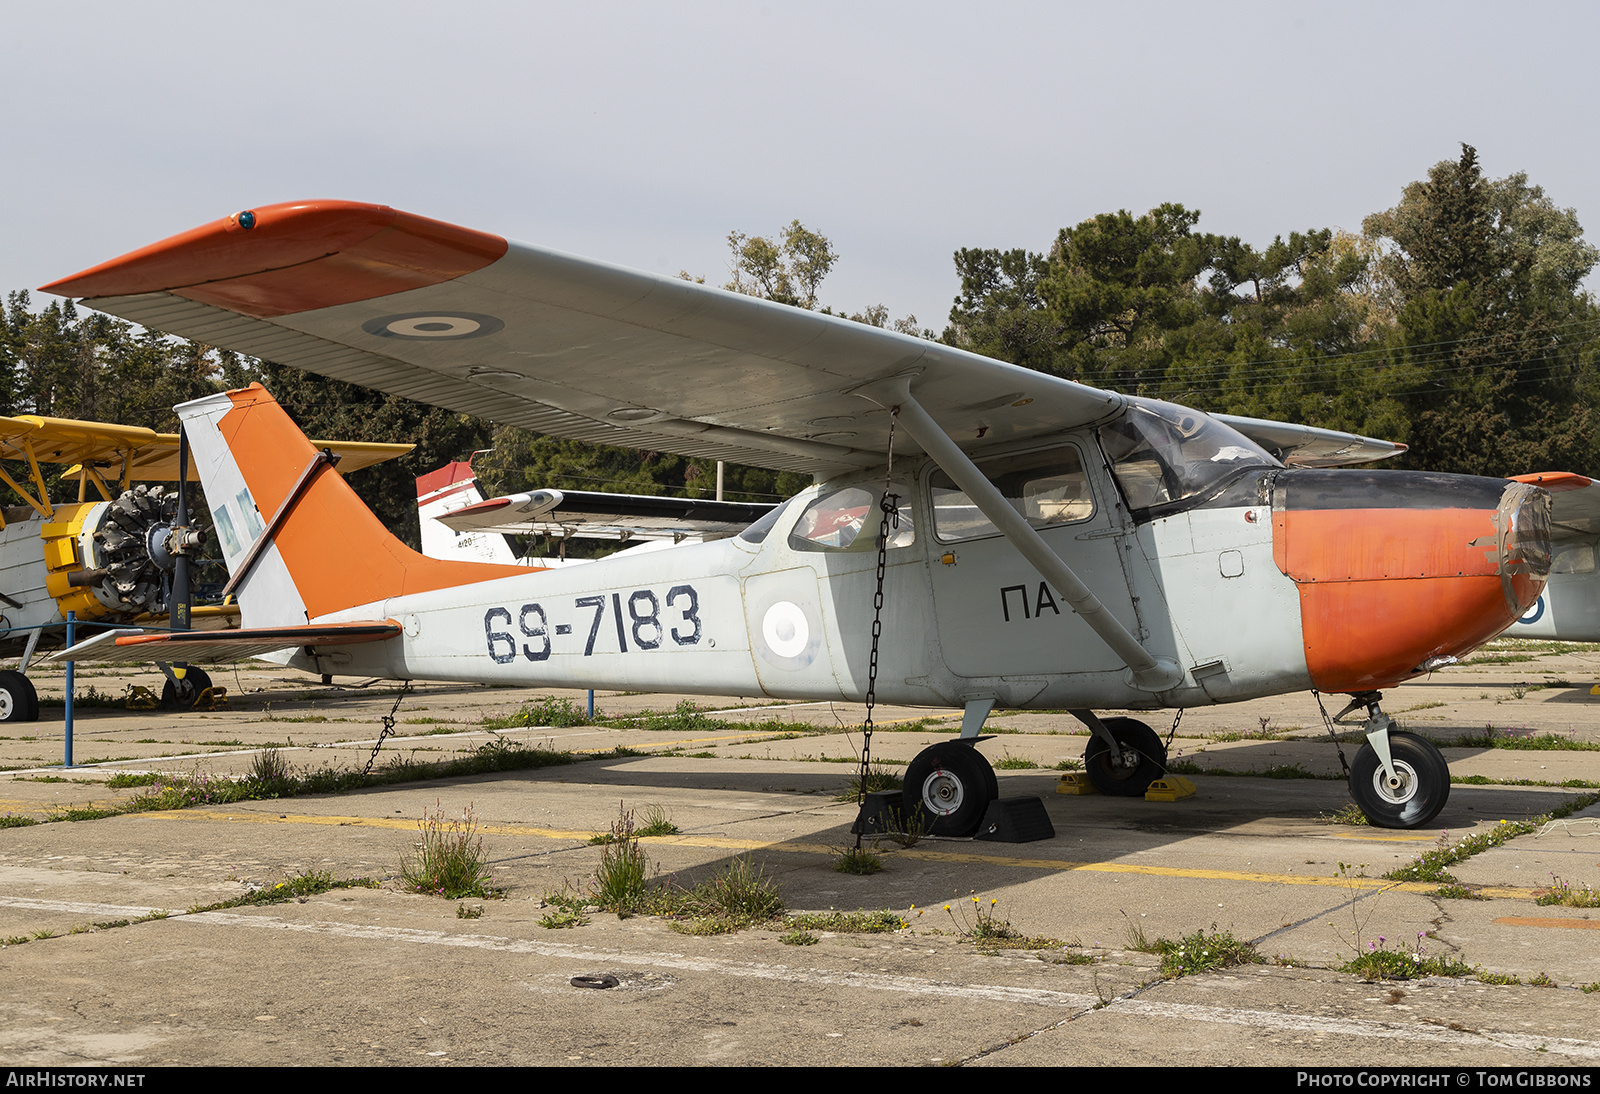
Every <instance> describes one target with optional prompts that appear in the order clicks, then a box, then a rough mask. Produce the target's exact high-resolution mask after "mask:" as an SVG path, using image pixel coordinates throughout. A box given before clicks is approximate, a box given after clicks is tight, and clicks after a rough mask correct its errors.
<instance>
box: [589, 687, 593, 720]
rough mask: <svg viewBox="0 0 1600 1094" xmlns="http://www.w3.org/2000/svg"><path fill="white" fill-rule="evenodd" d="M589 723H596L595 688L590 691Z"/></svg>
mask: <svg viewBox="0 0 1600 1094" xmlns="http://www.w3.org/2000/svg"><path fill="white" fill-rule="evenodd" d="M589 721H591V722H592V721H594V688H590V689H589Z"/></svg>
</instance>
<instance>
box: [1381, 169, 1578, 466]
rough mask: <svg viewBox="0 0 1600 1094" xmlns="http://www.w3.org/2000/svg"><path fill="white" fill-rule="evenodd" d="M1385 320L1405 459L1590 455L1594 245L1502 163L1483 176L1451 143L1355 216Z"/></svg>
mask: <svg viewBox="0 0 1600 1094" xmlns="http://www.w3.org/2000/svg"><path fill="white" fill-rule="evenodd" d="M1364 230H1365V232H1366V234H1367V236H1368V237H1369V238H1370V239H1373V240H1375V241H1377V242H1378V243H1379V244H1380V245H1381V246H1382V248H1383V251H1382V254H1381V257H1380V258H1379V259H1378V266H1379V271H1380V275H1381V277H1382V278H1383V279H1384V280H1386V281H1387V283H1388V286H1389V289H1390V292H1391V293H1392V297H1393V302H1394V308H1395V313H1396V320H1395V325H1394V328H1393V331H1392V333H1391V334H1390V336H1389V339H1388V350H1389V353H1388V360H1387V363H1386V368H1385V372H1386V373H1388V376H1387V377H1386V378H1385V379H1386V380H1388V381H1390V382H1391V386H1393V387H1394V388H1395V390H1396V395H1397V397H1398V398H1400V399H1401V400H1402V401H1403V402H1404V404H1405V406H1406V410H1407V415H1408V417H1409V419H1410V423H1411V433H1410V436H1409V438H1408V440H1409V442H1410V443H1411V445H1412V451H1411V452H1410V453H1409V454H1408V462H1411V463H1412V464H1414V465H1416V466H1422V467H1429V468H1433V469H1437V470H1447V471H1458V472H1463V473H1472V474H1490V475H1504V474H1516V473H1518V472H1522V471H1529V470H1537V469H1544V468H1556V467H1565V468H1568V469H1573V470H1581V469H1583V468H1586V467H1592V466H1593V465H1594V462H1595V455H1596V444H1595V441H1596V437H1595V431H1596V425H1597V417H1596V415H1595V413H1594V407H1595V398H1596V379H1595V368H1594V366H1595V351H1594V348H1593V345H1592V339H1593V332H1594V330H1595V324H1596V321H1597V319H1600V316H1597V315H1596V308H1595V304H1594V301H1593V300H1592V298H1590V297H1589V295H1588V294H1587V293H1585V292H1583V291H1582V290H1581V288H1580V286H1581V283H1582V280H1583V278H1584V277H1586V276H1587V275H1588V273H1589V271H1590V270H1592V269H1593V268H1594V265H1595V262H1596V259H1597V253H1596V251H1595V248H1594V247H1593V246H1591V245H1590V244H1588V243H1586V242H1584V240H1583V239H1582V228H1581V226H1580V225H1579V223H1578V219H1577V215H1576V213H1575V212H1574V211H1573V210H1571V209H1561V208H1558V207H1557V206H1556V205H1555V204H1554V203H1553V202H1552V201H1551V200H1550V199H1549V198H1548V197H1547V196H1546V195H1545V194H1544V191H1543V189H1542V188H1540V187H1537V186H1529V185H1528V182H1527V176H1526V175H1524V174H1520V173H1519V174H1515V175H1512V176H1509V177H1508V178H1505V179H1501V180H1498V181H1494V180H1489V179H1485V178H1484V177H1483V174H1482V172H1481V170H1480V168H1479V165H1478V158H1477V152H1476V150H1475V149H1473V148H1472V146H1470V145H1465V144H1464V145H1462V149H1461V155H1460V157H1459V158H1458V159H1457V160H1455V161H1454V162H1451V161H1445V162H1442V163H1438V164H1435V165H1434V166H1433V167H1432V168H1431V169H1430V170H1429V172H1428V177H1427V179H1426V180H1424V181H1419V182H1414V183H1411V184H1410V185H1408V186H1407V187H1406V188H1405V189H1404V191H1403V192H1402V195H1401V200H1400V203H1399V204H1398V205H1396V206H1395V207H1394V208H1392V209H1388V210H1385V211H1384V212H1381V213H1376V214H1374V215H1373V216H1371V217H1369V218H1367V221H1366V222H1365V224H1364Z"/></svg>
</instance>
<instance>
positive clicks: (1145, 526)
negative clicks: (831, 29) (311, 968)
mask: <svg viewBox="0 0 1600 1094" xmlns="http://www.w3.org/2000/svg"><path fill="white" fill-rule="evenodd" d="M45 289H46V291H49V292H54V293H58V294H61V295H67V296H72V297H78V298H82V299H83V302H84V304H85V305H86V306H88V307H91V308H94V309H97V310H100V311H105V312H110V313H112V314H115V315H120V316H123V317H125V318H128V319H131V320H133V321H135V322H138V323H142V324H145V325H147V326H150V327H154V328H156V329H159V330H163V331H170V332H174V333H178V334H183V335H187V336H189V337H192V338H197V339H200V340H203V341H205V342H207V343H209V344H212V345H220V346H226V347H228V348H230V349H234V350H238V351H240V352H243V353H248V354H252V355H255V356H258V357H263V358H267V359H271V360H274V361H279V362H283V363H286V364H291V365H296V366H298V367H301V368H305V369H309V370H311V371H314V372H318V373H321V374H323V375H326V376H332V377H336V378H338V379H342V380H347V381H351V382H354V383H358V384H363V385H366V386H369V387H375V388H379V389H381V390H385V391H390V392H395V393H397V394H400V395H404V396H407V397H409V398H413V399H417V400H420V401H423V402H428V403H433V404H437V405H440V406H443V407H447V408H449V409H452V410H456V411H461V412H465V413H470V414H476V415H480V416H482V417H486V418H490V419H493V420H495V421H499V422H507V423H511V424H515V425H520V426H524V427H526V428H529V429H533V430H537V431H540V432H544V433H549V434H553V435H555V436H559V437H567V438H573V439H577V440H582V441H589V442H594V443H600V444H611V445H624V446H630V447H636V448H649V449H654V450H665V451H670V452H676V453H681V454H683V455H687V456H691V457H695V458H700V459H705V460H716V459H723V460H729V461H735V462H741V463H746V464H755V465H758V466H763V467H769V468H777V469H783V470H789V471H798V472H807V473H810V474H812V475H813V476H814V477H815V483H814V485H812V486H811V487H809V488H808V489H806V490H804V491H802V492H801V493H800V494H798V495H796V496H795V497H794V498H792V499H790V500H789V501H788V502H787V503H785V504H784V505H782V506H780V507H778V508H776V509H774V510H772V511H770V512H768V513H767V514H766V515H764V516H763V517H761V519H759V520H757V521H755V523H753V524H751V525H750V526H749V527H747V528H745V529H744V530H743V531H742V532H740V533H739V534H738V535H737V536H734V537H731V538H727V539H718V540H714V541H711V542H702V543H696V544H682V545H679V546H676V547H672V548H670V549H667V550H661V551H656V552H653V553H647V554H634V553H628V552H625V553H621V554H618V555H615V556H612V557H610V558H607V559H604V560H601V561H597V562H594V563H592V564H589V565H584V566H576V567H567V568H562V569H554V570H542V571H541V570H532V569H530V568H528V567H522V566H506V565H495V564H492V563H472V562H458V561H445V560H436V559H429V558H426V557H424V556H421V555H418V554H416V553H415V552H412V551H410V550H408V549H406V548H405V547H404V546H402V545H401V544H400V543H399V542H398V541H396V540H395V539H394V537H393V536H391V535H390V534H389V533H388V532H387V530H385V529H384V528H383V527H382V525H381V524H379V522H378V521H377V520H376V519H375V518H374V517H373V516H372V514H371V513H370V512H369V511H367V510H366V509H365V507H364V506H362V505H361V504H360V502H359V501H358V500H357V499H356V498H355V496H354V494H353V493H352V492H351V491H350V490H349V488H348V487H347V486H346V485H345V484H344V483H343V482H342V481H341V480H340V479H339V477H338V476H337V475H330V474H328V473H327V470H326V467H327V462H326V459H325V457H324V456H323V455H322V454H321V453H319V452H318V451H317V449H316V447H315V446H314V445H313V444H312V443H311V442H310V441H308V440H306V438H305V437H304V435H303V434H302V433H301V432H300V430H299V429H298V428H297V427H296V426H295V425H294V423H293V422H292V421H291V420H290V419H289V417H288V415H287V414H286V413H285V412H284V411H283V410H282V409H281V408H280V407H279V406H278V405H277V403H276V402H275V401H274V400H273V399H272V397H271V396H270V395H269V394H268V393H267V392H266V391H265V390H263V389H262V388H261V387H259V386H252V387H249V388H246V389H244V390H241V391H233V392H228V393H226V394H221V395H214V396H209V397H207V398H203V399H198V400H195V401H193V402H190V403H186V404H184V405H183V406H181V407H179V408H178V412H179V415H180V418H181V420H182V422H183V425H184V429H185V430H186V431H187V433H188V436H189V439H190V444H191V445H192V448H193V451H194V453H195V462H196V468H197V473H198V475H199V477H200V480H201V482H202V484H203V486H204V488H205V493H206V498H207V500H208V501H209V503H210V505H211V510H212V512H213V514H215V519H216V520H217V522H218V524H219V526H220V525H223V524H228V525H231V527H233V528H234V529H236V530H240V531H241V532H243V533H244V534H242V535H237V536H235V537H234V538H233V539H232V540H229V539H228V538H227V537H226V536H224V542H223V543H222V545H221V546H222V551H223V554H224V555H225V557H226V560H227V563H228V567H229V570H230V573H231V574H232V579H231V582H230V586H231V589H232V590H233V591H235V592H236V593H237V596H238V601H239V604H240V607H241V610H242V612H243V620H242V623H243V626H242V628H241V629H240V630H238V631H235V632H230V633H204V632H194V633H188V634H184V633H173V634H138V633H122V634H115V633H113V634H108V635H105V636H101V637H97V638H95V639H92V640H90V641H88V642H85V643H81V644H80V645H78V646H77V647H75V648H74V649H73V650H71V651H69V652H68V653H66V654H59V655H57V656H70V657H73V658H78V659H105V660H141V659H155V658H166V659H173V660H176V659H180V658H181V659H185V660H189V661H202V660H205V659H206V658H207V657H218V656H226V657H235V656H243V655H271V656H274V657H275V658H277V659H279V660H283V661H286V662H287V663H288V664H292V665H295V666H298V667H300V668H303V669H306V670H309V671H311V672H317V673H324V674H333V673H340V674H354V673H360V674H362V675H371V676H380V677H388V678H394V679H413V678H415V679H432V680H460V681H483V682H490V683H496V684H501V685H526V686H529V687H615V688H626V689H630V690H646V691H650V690H673V691H690V692H699V693H704V694H724V695H725V694H744V695H750V694H765V695H769V696H773V697H778V698H796V699H848V700H857V701H858V700H861V699H862V698H863V697H865V696H866V695H867V694H868V693H869V692H871V693H873V694H874V695H875V697H876V699H877V700H878V701H881V702H892V703H897V704H908V705H930V706H932V705H938V706H947V705H956V706H961V707H963V708H964V710H965V714H966V716H965V718H964V719H963V722H962V727H961V732H960V736H959V738H958V739H955V740H951V741H946V742H942V743H940V744H937V745H934V746H933V747H931V748H929V749H927V750H925V751H923V752H922V753H921V754H919V755H918V756H917V757H916V759H915V760H914V761H913V762H912V764H911V765H910V767H909V768H908V770H907V773H906V780H905V785H906V791H905V798H906V801H905V804H906V806H907V808H908V810H909V809H918V808H920V809H921V810H923V811H924V813H925V815H926V816H927V817H928V818H930V819H931V828H932V831H934V832H935V833H947V834H963V833H970V832H971V831H972V830H973V829H974V828H975V827H976V826H977V824H978V823H979V821H980V820H981V818H982V816H983V813H984V811H985V807H986V806H987V804H988V803H989V801H990V800H991V799H993V798H994V797H995V796H996V794H997V786H996V780H995V777H994V772H993V770H992V768H991V767H990V765H989V763H988V762H987V761H986V760H985V759H984V758H983V757H982V755H981V754H980V753H979V752H978V751H977V749H976V748H975V747H973V746H974V745H975V744H976V743H977V742H978V739H979V736H980V730H981V728H982V726H983V723H984V720H985V719H986V718H987V716H988V714H989V712H990V711H991V710H992V709H993V708H995V707H1002V708H1028V707H1047V708H1065V709H1068V710H1071V711H1072V712H1073V713H1074V714H1075V715H1076V716H1077V717H1078V718H1079V719H1080V720H1081V721H1083V722H1084V723H1085V724H1086V725H1087V726H1088V727H1089V728H1090V730H1091V736H1090V739H1089V744H1088V748H1087V751H1086V756H1085V759H1086V766H1087V774H1088V777H1089V779H1090V780H1091V781H1092V782H1093V783H1094V784H1095V786H1096V787H1098V788H1099V789H1100V790H1102V791H1104V792H1109V793H1113V794H1139V793H1143V791H1144V789H1145V787H1146V785H1147V784H1148V783H1149V782H1150V781H1151V779H1152V778H1154V777H1156V776H1158V775H1159V774H1160V773H1161V772H1162V770H1163V768H1164V765H1165V761H1166V749H1165V747H1164V745H1163V744H1162V741H1161V739H1160V738H1159V737H1158V736H1157V734H1156V733H1155V732H1154V731H1153V730H1151V729H1150V728H1149V727H1148V726H1146V725H1144V724H1143V723H1142V722H1139V721H1136V720H1134V719H1131V718H1104V719H1102V718H1100V717H1098V716H1097V715H1096V714H1095V713H1094V711H1095V710H1104V709H1108V708H1110V709H1127V708H1134V709H1144V710H1159V709H1162V708H1172V707H1178V708H1182V707H1188V706H1195V705H1200V704H1210V703H1223V702H1231V701H1235V700H1241V699H1248V698H1252V697H1256V696H1263V695H1272V694H1280V693H1285V692H1290V691H1296V690H1303V689H1316V690H1319V691H1323V692H1341V693H1348V694H1349V695H1350V696H1351V701H1350V703H1349V705H1348V706H1346V708H1345V709H1344V710H1343V711H1341V717H1342V716H1344V715H1346V714H1350V713H1352V712H1354V713H1357V714H1361V715H1364V717H1362V720H1361V722H1360V724H1361V725H1362V726H1363V727H1364V729H1365V731H1366V743H1365V744H1364V745H1363V747H1362V748H1361V750H1360V752H1359V754H1358V755H1357V756H1356V758H1355V762H1354V764H1353V766H1352V769H1351V774H1350V789H1351V792H1352V794H1353V796H1354V797H1355V800H1356V802H1357V803H1358V804H1359V805H1360V807H1361V809H1362V810H1363V811H1364V812H1365V813H1366V814H1367V816H1368V817H1370V818H1371V819H1372V820H1373V821H1374V822H1375V823H1377V824H1380V825H1385V826H1391V827H1414V826H1416V825H1420V824H1424V823H1426V822H1427V821H1428V820H1429V819H1430V818H1432V817H1433V816H1434V815H1435V814H1436V813H1437V812H1438V811H1439V809H1440V807H1441V806H1442V805H1443V804H1444V802H1445V799H1446V796H1447V795H1448V793H1449V788H1450V784H1449V772H1448V768H1447V766H1446V764H1445V762H1444V759H1443V757H1442V756H1441V755H1440V753H1439V752H1438V750H1437V749H1435V748H1434V747H1433V746H1432V745H1431V744H1429V743H1428V742H1427V741H1425V740H1423V739H1422V738H1421V737H1418V736H1415V735H1412V734H1409V733H1404V732H1400V731H1398V730H1396V729H1394V728H1393V726H1392V723H1391V721H1390V719H1389V718H1388V716H1387V715H1385V714H1384V713H1383V711H1382V709H1381V706H1380V698H1381V695H1380V692H1381V690H1382V689H1384V688H1387V687H1391V686H1393V685H1395V684H1398V683H1399V682H1400V681H1402V680H1405V679H1407V678H1409V677H1412V676H1415V675H1417V674H1419V673H1424V672H1427V671H1428V670H1429V669H1430V668H1431V667H1432V666H1434V665H1436V664H1439V663H1441V662H1442V661H1446V660H1448V659H1450V658H1452V657H1455V656H1459V655H1461V654H1464V653H1466V652H1467V651H1469V650H1471V649H1474V648H1475V647H1477V646H1478V645H1480V644H1481V643H1483V642H1484V641H1486V640H1488V639H1489V638H1490V637H1492V636H1493V635H1495V634H1497V633H1499V632H1500V631H1501V630H1503V629H1504V628H1505V627H1506V626H1508V625H1509V624H1510V623H1511V622H1512V621H1513V620H1515V619H1516V618H1517V617H1518V616H1519V615H1521V614H1522V613H1523V612H1524V611H1525V610H1526V609H1527V608H1528V607H1529V606H1530V605H1532V604H1533V603H1534V602H1535V600H1536V598H1537V597H1538V594H1539V591H1540V589H1541V588H1542V587H1543V585H1544V582H1545V579H1546V576H1547V574H1548V572H1549V569H1550V555H1551V549H1552V548H1551V544H1552V538H1551V507H1550V497H1551V495H1550V494H1549V493H1547V492H1546V491H1545V490H1543V489H1541V488H1540V487H1538V486H1536V485H1532V484H1529V483H1522V482H1511V481H1507V480H1504V479H1491V478H1472V477H1464V476H1457V475H1441V474H1430V473H1422V472H1401V471H1373V470H1366V469H1356V470H1330V469H1328V468H1327V466H1326V465H1332V464H1344V463H1352V462H1362V461H1368V460H1372V459H1377V458H1381V457H1383V456H1385V455H1389V454H1392V453H1394V452H1397V451H1399V450H1400V449H1399V446H1397V445H1393V444H1390V443H1388V442H1385V441H1380V440H1374V439H1371V438H1364V437H1358V436H1353V435H1350V434H1344V433H1337V432H1333V431H1329V430H1321V429H1314V428H1309V427H1304V426H1295V425H1286V424H1283V423H1274V422H1260V421H1253V420H1250V419H1238V418H1224V417H1215V416H1210V415H1207V414H1204V413H1201V412H1199V411H1195V410H1191V409H1188V408H1185V407H1181V406H1176V405H1173V404H1169V403H1162V402H1156V401H1152V400H1148V399H1140V398H1133V397H1129V396H1125V395H1121V394H1118V393H1115V392H1111V391H1103V390H1098V389H1095V388H1092V387H1086V386H1084V385H1081V384H1076V383H1071V382H1069V381H1066V380H1063V379H1059V378H1057V377H1053V376H1049V375H1045V374H1042V373H1038V372H1032V371H1029V370H1026V369H1022V368H1018V367H1016V366H1013V365H1009V364H1004V363H1002V362H999V361H995V360H991V359H988V358H985V357H982V356H978V355H976V354H972V353H968V352H964V351H962V350H959V349H956V348H953V347H950V346H944V345H940V344H938V343H934V342H928V341H923V340H921V339H918V338H914V337H909V336H905V335H902V334H898V333H896V332H893V331H888V330H882V329H878V328H874V327H870V326H866V325H864V324H860V323H855V322H851V321H849V320H845V319H841V318H838V317H835V316H828V315H820V314H817V313H815V312H808V311H803V310H800V309H797V308H792V307H787V306H784V305H781V304H774V303H770V302H767V301H763V300H758V299H753V298H751V297H747V296H741V295H738V294H735V293H731V292H726V291H723V290H720V289H715V288H711V287H708V286H705V285H699V284H692V283H690V282H687V281H683V280H677V279H674V278H669V277H661V276H656V275H653V274H648V273H641V272H636V271H632V270H627V269H622V268H619V267H615V266H610V265H607V264H604V263H600V262H594V261H589V260H585V259H581V258H576V257H573V256H570V255H566V254H560V253H557V252H554V251H549V250H544V249H540V248H537V247H532V246H524V245H514V244H511V243H508V242H507V241H506V240H504V239H502V238H500V237H498V236H494V235H488V234H485V233H482V232H477V231H472V230H469V229H465V228H459V227H456V226H453V225H450V224H445V223H441V222H439V221H433V220H428V219H426V218H423V217H419V216H414V215H411V214H408V213H403V212H399V211H396V210H394V209H390V208H388V207H385V206H378V205H363V204H356V203H351V202H337V201H314V202H302V203H294V204H284V205H271V206H261V207H257V208H254V209H249V210H245V211H242V212H239V213H236V214H234V215H232V216H229V217H227V218H225V219H223V220H220V221H216V222H213V223H210V224H207V225H204V226H202V227H200V228H197V229H194V230H192V231H190V232H186V233H184V234H182V235H178V236H174V237H172V238H170V239H167V240H165V241H162V242H160V243H156V244H154V245H152V246H150V247H146V248H144V249H143V250H140V251H136V252H133V253H132V254H129V255H126V256H124V257H122V258H118V259H114V260H112V261H110V262H107V263H105V264H104V265H101V266H97V267H95V268H93V269H90V270H87V271H85V272H83V273H80V274H77V275H75V276H72V277H68V278H65V279H63V280H60V281H57V282H55V283H53V284H51V285H48V286H46V287H45ZM886 499H887V500H886ZM880 506H883V509H882V516H881V517H880ZM880 527H881V528H882V532H881V533H880ZM880 538H881V541H882V547H881V549H880V548H879V547H878V542H879V540H880ZM880 575H881V577H880ZM880 594H881V598H882V605H883V607H882V643H881V648H876V656H874V651H875V644H874V641H873V638H872V632H873V630H874V600H875V597H876V596H878V595H880Z"/></svg>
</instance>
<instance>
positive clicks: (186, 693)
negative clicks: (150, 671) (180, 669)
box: [161, 665, 211, 710]
mask: <svg viewBox="0 0 1600 1094" xmlns="http://www.w3.org/2000/svg"><path fill="white" fill-rule="evenodd" d="M210 686H211V677H210V676H209V675H207V674H206V671H205V670H204V669H197V668H195V667H194V666H193V665H190V666H189V668H188V671H186V672H185V673H184V674H183V683H182V684H181V685H178V684H174V683H173V682H172V680H171V678H170V677H169V678H168V680H167V682H166V683H165V684H163V685H162V687H161V709H162V710H188V709H189V708H190V707H192V706H194V703H195V700H196V699H198V698H200V693H201V692H202V691H205V690H206V688H208V687H210Z"/></svg>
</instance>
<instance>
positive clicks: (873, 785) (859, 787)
mask: <svg viewBox="0 0 1600 1094" xmlns="http://www.w3.org/2000/svg"><path fill="white" fill-rule="evenodd" d="M904 787H905V780H904V779H902V778H901V777H900V776H899V775H897V774H895V773H894V772H893V771H890V770H889V769H888V768H886V767H884V766H883V765H882V764H871V765H869V766H868V768H867V774H866V778H865V779H863V778H862V776H861V772H859V771H857V772H856V773H855V774H854V775H852V776H850V781H849V782H848V783H846V784H845V789H844V790H843V791H842V792H840V793H839V794H836V795H834V799H833V800H834V801H836V802H853V801H859V800H860V799H862V798H864V797H866V796H867V795H868V794H876V793H879V792H880V791H883V790H900V789H903V788H904Z"/></svg>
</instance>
